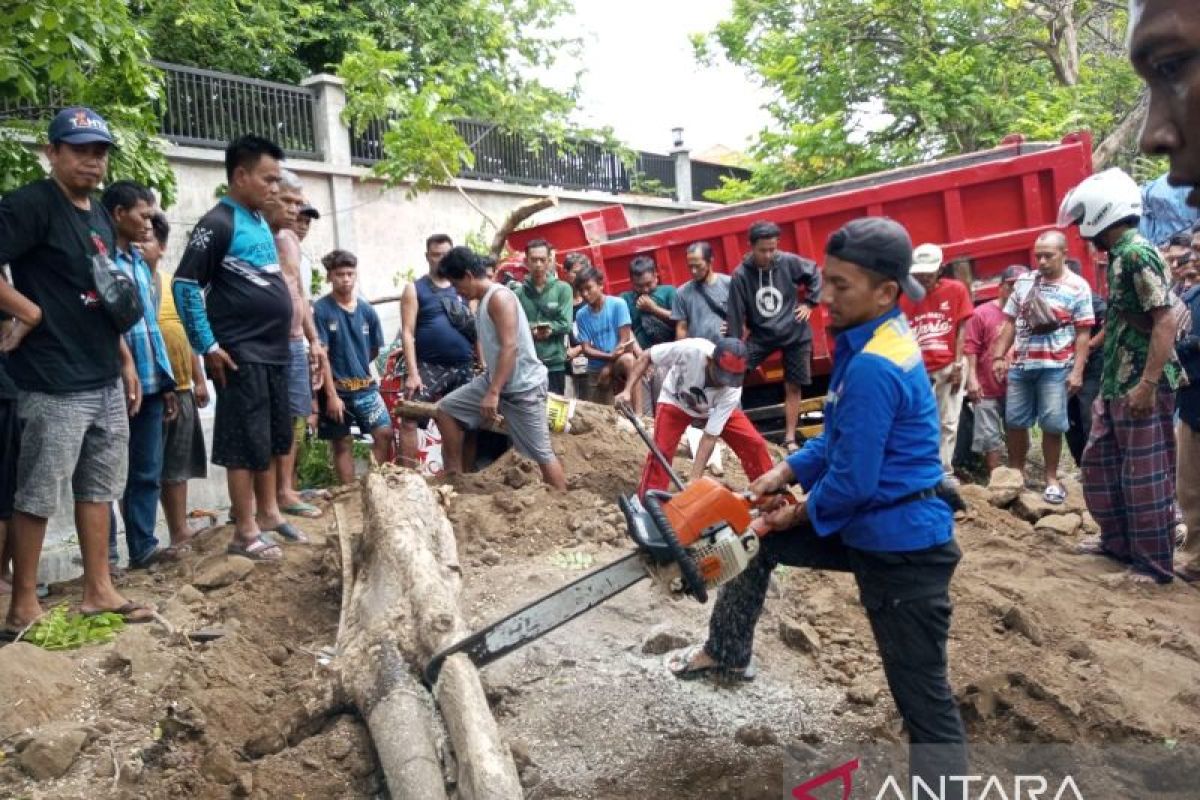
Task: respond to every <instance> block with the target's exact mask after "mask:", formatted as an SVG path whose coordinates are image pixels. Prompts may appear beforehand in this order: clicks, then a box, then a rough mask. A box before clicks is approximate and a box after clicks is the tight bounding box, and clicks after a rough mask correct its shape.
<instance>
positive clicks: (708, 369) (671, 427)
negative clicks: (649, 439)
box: [615, 338, 771, 497]
mask: <svg viewBox="0 0 1200 800" xmlns="http://www.w3.org/2000/svg"><path fill="white" fill-rule="evenodd" d="M651 367H654V368H655V369H658V370H661V371H665V372H666V376H665V377H664V378H663V388H662V393H661V394H660V395H659V397H658V411H657V413H656V414H655V416H654V443H655V444H656V445H658V449H659V450H661V451H662V452H663V454H664V455H665V456H666V457H667V458H668V459H670V458H671V457H672V456H674V454H675V448H676V447H678V446H679V439H680V438H681V437H682V436H683V433H684V431H686V430H687V429H688V427H689V426H690V425H692V423H693V422H697V421H703V422H704V435H703V436H702V437H701V439H700V446H699V448H697V451H696V454H695V458H694V459H693V461H692V472H691V475H690V476H689V478H688V480H691V481H694V480H696V479H698V478H699V477H700V476H701V475H703V474H704V467H705V465H706V464H707V463H708V459H709V457H710V456H711V455H712V451H713V448H714V447H716V445H717V440H718V439H721V440H723V441H724V442H725V443H726V444H727V445H729V447H730V449H732V450H733V452H734V453H735V454H736V455H737V457H738V460H739V461H741V462H742V469H744V470H745V471H746V475H747V477H749V478H750V480H754V479H755V478H757V477H758V476H759V475H762V474H763V473H764V472H766V471H767V470H769V469H771V454H770V452H769V451H768V450H767V443H766V441H765V440H764V439H763V438H762V435H761V434H759V432H758V431H757V430H756V429H755V427H754V425H753V424H752V423H751V422H750V419H749V418H748V417H747V416H746V415H745V414H744V413H743V412H742V410H741V408H740V407H739V406H740V405H741V402H742V379H743V377H744V376H745V372H746V345H745V344H744V343H742V342H741V341H740V340H738V339H732V338H726V339H719V340H718V341H717V342H716V344H713V343H712V342H710V341H709V340H707V339H682V340H680V341H677V342H666V343H664V344H659V345H655V346H654V347H651V348H650V349H648V350H644V351H642V355H641V357H639V358H638V360H637V363H636V364H635V365H634V367H633V371H632V373H631V375H630V376H629V380H628V381H627V382H626V386H636V385H637V382H638V380H640V379H641V378H642V376H643V375H645V374H646V372H647V371H648V370H650V369H651ZM615 400H616V402H617V403H621V404H624V405H625V406H626V407H629V406H631V405H632V397H631V396H630V394H629V391H628V390H626V391H624V392H622V393H621V394H619V395H618V396H617V397H616V398H615ZM668 480H669V477H668V475H667V472H666V470H664V469H663V467H662V465H661V464H659V463H658V459H656V458H655V457H654V456H653V454H647V455H646V466H645V467H644V468H643V469H642V480H641V483H640V484H638V496H639V497H640V496H642V495H643V494H645V493H646V492H647V491H649V490H650V489H666V488H667V485H668V484H667V482H668Z"/></svg>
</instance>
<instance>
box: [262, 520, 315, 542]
mask: <svg viewBox="0 0 1200 800" xmlns="http://www.w3.org/2000/svg"><path fill="white" fill-rule="evenodd" d="M262 531H263V533H277V534H279V535H280V536H282V537H283V538H284V539H286V540H287V541H288V542H291V543H292V544H308V537H307V536H305V535H304V531H302V530H300V529H299V528H297V527H296V526H295V525H293V524H292V523H290V522H281V523H279V524H278V525H276V526H275V527H274V528H263V529H262Z"/></svg>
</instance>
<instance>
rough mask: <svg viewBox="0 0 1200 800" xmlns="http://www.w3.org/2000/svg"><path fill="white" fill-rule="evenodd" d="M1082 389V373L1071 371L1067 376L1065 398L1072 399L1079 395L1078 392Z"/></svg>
mask: <svg viewBox="0 0 1200 800" xmlns="http://www.w3.org/2000/svg"><path fill="white" fill-rule="evenodd" d="M1082 388H1083V372H1081V371H1080V370H1077V369H1073V370H1071V372H1070V374H1068V375H1067V397H1074V396H1075V395H1077V394H1079V390H1080V389H1082Z"/></svg>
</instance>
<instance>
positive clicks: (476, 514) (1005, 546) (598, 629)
mask: <svg viewBox="0 0 1200 800" xmlns="http://www.w3.org/2000/svg"><path fill="white" fill-rule="evenodd" d="M581 413H582V416H581V420H580V421H581V423H582V424H581V425H580V427H581V428H583V429H584V430H585V432H583V433H579V434H576V435H569V436H559V437H556V447H557V448H558V449H559V450H560V453H561V455H562V456H563V457H564V461H565V463H566V465H567V468H568V473H569V476H570V485H571V487H572V489H571V491H570V492H568V493H567V494H566V495H554V494H552V493H550V492H548V491H547V490H546V489H544V488H543V487H542V486H540V485H539V483H538V481H537V477H536V473H535V471H534V470H533V469H532V467H531V466H530V465H528V464H526V463H522V462H521V461H520V460H518V459H516V458H515V457H513V456H512V455H505V456H504V457H502V458H501V459H500V460H499V461H497V462H496V463H495V464H493V465H492V466H490V467H489V468H488V469H486V470H485V471H484V472H482V473H479V474H475V475H471V476H467V477H465V478H462V479H459V480H457V481H455V482H453V483H452V484H451V486H452V491H445V492H444V494H446V495H447V498H446V501H445V502H446V507H447V511H448V513H449V516H450V518H451V520H452V522H453V523H454V526H455V530H456V532H457V534H458V537H459V549H460V553H461V556H462V563H463V568H464V595H463V608H464V613H465V615H466V616H467V617H468V620H469V621H470V622H471V624H473V625H481V624H484V623H486V622H487V621H489V620H491V619H494V618H495V617H498V616H501V615H503V614H504V613H506V612H507V611H509V610H511V609H512V608H514V607H516V606H518V605H520V604H521V603H522V602H524V601H526V600H529V599H532V598H534V597H537V596H539V595H541V594H543V593H545V592H547V591H549V590H552V589H554V588H556V587H557V586H560V585H561V584H563V583H565V582H567V581H569V580H572V579H573V578H575V577H578V576H579V575H580V574H581V572H582V571H583V570H585V569H591V568H594V567H595V566H598V565H600V564H603V563H605V562H607V561H609V560H611V559H613V558H616V557H618V556H620V555H621V554H623V553H624V552H626V551H627V549H628V543H627V540H626V539H625V536H624V533H623V531H622V528H621V523H620V519H619V515H618V513H617V511H616V508H615V503H614V502H613V501H614V498H615V496H616V495H617V494H618V493H620V492H627V491H629V490H631V489H632V487H633V485H634V484H635V483H636V481H637V476H638V473H639V471H640V467H641V462H642V459H643V458H644V453H645V450H644V447H643V446H642V444H641V442H640V440H638V439H637V437H636V436H635V435H634V434H633V433H632V432H631V431H630V430H628V428H627V427H624V426H623V425H622V424H621V423H618V422H617V420H616V417H615V416H613V415H612V414H611V412H608V411H606V410H601V409H590V408H584V409H583V410H582V412H581ZM677 464H678V466H680V467H685V466H686V461H685V460H684V459H682V458H681V459H680V460H679V461H678V462H677ZM726 466H727V469H728V474H727V476H726V477H727V478H728V479H730V480H731V481H733V482H734V483H738V482H744V477H743V476H742V475H741V474H740V472H739V471H738V469H737V468H736V465H735V464H734V463H731V462H730V460H729V459H728V458H727V460H726ZM971 499H972V501H973V502H972V512H971V515H970V517H969V518H968V519H965V520H963V521H962V522H961V523H960V525H959V539H960V543H961V545H962V548H963V551H964V554H965V555H964V561H963V563H962V565H961V567H960V569H959V572H958V573H957V575H956V577H955V581H954V585H953V593H954V599H955V620H954V627H953V632H952V638H951V642H950V657H951V676H952V681H953V684H954V688H955V690H956V694H957V695H958V696H959V699H960V703H961V706H962V708H963V713H964V717H965V719H966V720H967V724H968V728H969V731H970V735H971V738H972V740H974V741H980V742H994V743H1050V742H1091V743H1109V742H1123V741H1135V742H1144V743H1154V742H1162V741H1164V740H1178V741H1182V742H1200V615H1197V613H1196V608H1197V604H1198V603H1200V593H1198V591H1197V589H1194V588H1192V587H1190V586H1186V585H1183V584H1181V583H1176V584H1174V585H1171V586H1167V587H1161V588H1158V587H1142V586H1133V585H1130V584H1129V583H1128V582H1127V581H1126V580H1125V579H1124V578H1123V576H1122V573H1121V571H1120V570H1118V569H1117V568H1116V567H1115V566H1113V565H1110V564H1109V563H1108V562H1105V561H1103V560H1099V559H1095V558H1091V557H1082V556H1076V555H1074V554H1073V553H1071V549H1072V546H1073V544H1074V542H1075V540H1076V538H1077V537H1078V535H1081V534H1077V535H1075V536H1059V535H1055V534H1047V533H1043V532H1041V531H1035V530H1034V529H1033V528H1032V526H1031V525H1030V524H1029V523H1027V522H1023V521H1021V520H1019V519H1017V518H1016V517H1014V516H1013V515H1012V514H1010V513H1009V512H1007V511H1004V510H1000V509H996V508H993V507H991V506H990V505H988V503H987V502H986V493H984V492H982V491H979V490H976V491H972V492H971ZM338 502H340V504H341V507H342V509H343V519H344V521H345V524H346V526H347V527H348V528H354V527H355V526H360V525H361V513H360V509H359V503H358V498H357V495H356V494H353V493H351V494H349V495H346V496H344V497H342V498H341V499H340V500H339V501H338ZM329 517H330V515H329V514H328V513H327V515H326V519H324V520H320V521H316V522H311V523H305V525H304V527H305V529H306V530H307V531H308V533H309V535H310V536H311V537H312V538H313V543H312V544H311V545H308V546H293V547H289V548H288V549H287V560H286V563H285V564H284V565H282V566H279V567H268V566H262V565H260V566H257V567H255V568H254V569H253V571H251V572H250V573H249V574H248V575H246V576H244V577H242V578H241V579H238V580H234V581H233V582H231V583H230V584H229V585H227V586H224V587H221V588H211V589H209V588H200V587H198V586H195V585H193V584H195V583H196V582H197V580H199V581H200V582H203V581H204V578H205V573H208V572H209V571H210V570H215V569H216V567H217V566H219V564H218V563H217V562H220V561H223V557H219V558H214V556H215V555H216V554H219V553H221V552H222V551H223V548H224V544H225V542H226V541H227V537H228V530H227V529H218V530H217V531H216V532H214V533H213V534H211V535H210V536H209V537H208V538H207V539H205V540H204V541H203V542H202V544H201V545H199V547H198V552H197V553H196V554H194V555H193V556H192V557H191V559H189V560H188V561H187V562H185V563H184V564H181V565H172V566H169V567H166V568H164V569H162V570H161V571H159V572H157V573H154V574H150V575H145V574H142V575H140V576H138V577H135V578H132V579H130V581H129V583H128V584H127V586H126V589H127V591H128V593H129V594H130V595H131V596H133V597H135V598H138V599H151V600H154V601H155V602H156V603H157V604H158V606H159V609H160V611H161V612H162V614H163V616H164V617H165V618H167V619H168V620H170V621H171V623H172V625H173V626H174V627H175V628H177V629H179V630H181V631H182V630H187V629H194V628H202V627H212V626H216V627H221V628H223V629H225V630H226V631H227V635H226V636H224V637H223V638H221V639H218V640H216V641H214V642H212V643H209V644H192V645H190V646H189V645H188V644H187V642H186V640H185V639H184V638H183V637H182V636H180V635H178V634H176V635H172V634H170V633H168V632H167V631H166V630H165V629H163V628H162V627H161V626H157V625H154V626H140V627H139V628H136V629H133V628H131V629H129V630H127V632H126V633H124V634H123V635H122V636H121V637H120V639H119V640H118V641H117V642H116V643H115V644H111V645H105V646H97V647H89V648H86V649H84V650H81V651H75V652H72V653H69V654H65V655H61V656H55V657H54V658H53V659H51V660H50V661H45V662H43V661H42V660H37V662H36V663H37V672H38V673H39V674H38V675H36V676H32V675H31V676H23V675H22V674H21V673H20V672H13V671H11V670H12V669H13V667H12V665H14V664H16V665H20V664H22V663H25V664H33V663H34V658H33V656H32V655H30V654H29V652H28V646H18V648H13V647H8V648H3V649H0V674H6V675H7V676H8V684H9V685H8V686H6V690H9V691H10V692H11V693H10V694H9V695H8V696H10V697H15V698H16V701H15V702H10V703H9V704H8V706H7V708H8V712H7V713H6V714H5V713H0V748H3V755H4V756H5V757H4V759H3V760H2V761H0V796H14V797H47V798H49V797H56V798H57V797H64V798H73V797H81V798H82V797H151V798H156V797H164V798H165V797H180V796H183V797H201V798H208V797H212V798H216V797H228V796H231V795H243V796H244V795H249V796H251V797H262V798H276V797H278V798H285V797H286V798H292V797H338V798H341V797H347V798H359V797H363V798H365V797H372V796H376V795H377V793H378V792H379V791H380V789H381V780H380V776H379V773H378V769H377V766H376V764H375V761H374V756H373V754H372V751H371V747H370V744H369V742H368V741H367V739H366V736H365V732H364V728H363V726H362V725H361V723H360V722H359V721H358V719H357V717H356V716H354V715H353V713H351V712H349V711H348V710H347V709H345V708H342V707H339V706H337V705H336V704H334V703H331V702H330V700H329V694H330V684H331V679H330V675H329V674H328V670H326V669H325V668H324V667H323V666H321V664H320V659H319V657H318V656H319V654H320V652H321V650H322V648H324V647H328V646H330V645H332V644H333V641H334V638H335V634H336V626H337V614H338V602H339V598H340V585H339V569H338V566H337V560H336V556H335V551H336V546H335V545H336V542H335V541H334V537H333V536H332V534H331V528H330V524H331V523H330V520H329ZM209 577H211V575H210V576H209ZM57 588H58V591H59V592H60V594H58V595H57V596H55V597H53V598H51V600H52V601H57V600H61V599H67V600H71V601H77V599H78V598H77V591H78V588H77V586H75V585H70V584H68V585H65V586H62V587H57ZM710 607H711V606H700V605H698V604H697V603H695V602H694V601H690V600H680V599H675V598H671V597H668V596H666V595H665V594H663V593H662V592H661V591H660V590H659V589H657V588H656V587H654V586H653V585H652V584H651V583H650V582H649V581H644V582H642V583H640V584H638V585H636V586H634V587H633V588H631V589H629V590H628V591H627V592H625V593H623V594H622V595H620V596H618V597H617V598H615V599H613V600H612V601H610V602H609V603H607V604H605V605H604V606H602V607H600V608H598V609H596V610H594V611H592V612H590V613H589V614H587V615H585V616H583V617H581V618H579V619H578V620H575V621H574V622H572V623H569V624H568V625H566V626H564V627H563V628H561V629H559V630H557V631H555V632H553V633H552V634H550V635H548V636H546V637H544V638H543V639H541V640H540V641H538V642H536V643H535V644H532V645H530V646H528V647H526V648H525V649H523V650H521V651H519V652H517V653H514V654H512V655H510V656H508V657H507V658H505V659H502V660H500V661H498V662H496V663H494V664H492V665H490V666H488V667H486V668H485V669H484V670H483V673H482V674H483V677H484V680H485V684H486V685H487V687H488V691H489V698H490V699H491V701H492V702H493V709H494V711H495V713H496V715H497V718H498V719H499V720H500V723H501V727H502V730H503V732H504V734H505V736H506V737H508V739H509V740H510V742H511V743H512V744H513V749H514V753H515V755H516V757H517V760H518V764H519V766H520V767H521V774H522V779H523V782H524V784H525V785H526V786H527V792H528V795H527V796H528V797H530V798H544V797H579V798H644V797H654V796H670V797H674V796H680V797H683V796H686V797H693V798H776V797H780V796H781V791H782V788H783V787H782V783H781V782H782V764H783V759H784V755H785V752H786V749H787V748H794V747H797V746H801V745H802V744H803V743H838V742H857V741H868V740H870V741H880V740H883V741H900V740H902V734H901V731H900V725H899V720H898V717H897V714H896V712H895V709H894V707H893V706H892V703H891V700H890V698H889V696H888V694H887V691H886V687H885V685H884V683H883V679H882V673H881V671H880V669H879V665H878V659H877V656H876V654H875V651H874V646H873V643H872V641H871V638H870V633H869V629H868V627H867V624H866V620H865V618H864V617H863V615H862V612H861V609H860V608H859V606H858V603H857V598H856V593H855V589H854V586H853V582H852V580H851V579H850V578H849V577H848V576H839V575H821V574H814V573H811V572H809V571H805V570H795V569H781V570H779V571H778V572H777V574H776V585H775V587H774V588H773V589H772V592H771V595H770V597H769V599H768V603H767V610H766V612H765V614H764V616H763V619H762V621H761V622H760V625H759V629H758V631H759V633H758V636H757V639H756V650H755V653H756V659H757V662H758V665H759V668H760V673H759V677H758V679H757V680H756V681H755V682H754V683H751V684H743V685H738V686H729V685H715V684H711V683H705V682H697V683H681V682H678V681H676V680H674V679H673V678H671V677H670V676H669V675H668V674H667V673H666V672H665V670H664V668H663V659H664V657H665V654H666V652H667V651H669V650H670V649H672V648H674V647H679V646H682V645H684V644H687V643H690V642H695V641H700V640H701V639H702V637H703V635H704V632H705V627H706V621H707V615H708V612H709V610H710ZM801 623H804V624H805V625H807V626H809V627H811V630H812V631H813V632H815V634H816V636H815V642H816V646H815V647H809V648H803V647H796V646H794V645H795V637H794V636H792V635H789V636H786V637H785V636H784V632H785V631H788V632H791V631H794V630H795V629H796V628H797V627H798V626H799V625H800V624H801ZM789 642H791V644H789ZM21 648H24V649H21ZM6 669H8V670H10V671H9V672H7V673H4V670H6ZM14 676H15V677H14ZM47 676H49V677H47ZM31 709H32V710H31ZM62 726H67V727H71V728H73V729H78V730H82V731H83V732H84V733H85V737H84V743H83V744H82V746H81V749H80V752H79V755H78V757H77V759H76V760H75V761H74V763H73V765H72V766H71V767H70V768H69V770H68V771H67V772H66V774H65V775H64V776H63V777H61V778H57V779H47V780H41V781H35V780H33V779H32V778H30V777H29V776H28V775H27V774H26V772H25V770H24V769H23V768H22V767H20V766H19V765H18V764H19V762H21V761H22V759H23V757H24V753H23V752H19V751H24V750H27V749H28V748H29V747H30V746H31V742H34V741H39V740H40V739H45V738H47V737H49V736H50V734H52V733H53V732H54V731H56V730H59V729H60V728H61V727H62ZM29 728H34V733H33V734H32V735H30V734H28V733H24V732H23V731H26V730H27V729H29ZM114 766H115V767H119V768H120V774H119V775H117V774H115V773H116V769H115V768H114Z"/></svg>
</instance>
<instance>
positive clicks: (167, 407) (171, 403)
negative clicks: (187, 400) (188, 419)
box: [163, 390, 179, 422]
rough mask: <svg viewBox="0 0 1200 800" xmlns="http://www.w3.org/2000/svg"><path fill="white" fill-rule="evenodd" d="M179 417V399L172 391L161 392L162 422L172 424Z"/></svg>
mask: <svg viewBox="0 0 1200 800" xmlns="http://www.w3.org/2000/svg"><path fill="white" fill-rule="evenodd" d="M178 416H179V398H178V397H177V396H176V395H175V392H174V391H170V390H168V391H166V392H163V422H174V421H175V419H176V418H177V417H178Z"/></svg>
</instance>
